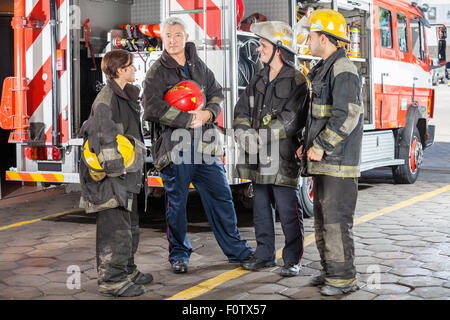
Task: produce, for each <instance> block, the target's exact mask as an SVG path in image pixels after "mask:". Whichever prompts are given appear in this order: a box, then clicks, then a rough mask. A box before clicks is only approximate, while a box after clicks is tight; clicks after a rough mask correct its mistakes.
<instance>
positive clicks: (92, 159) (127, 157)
mask: <svg viewBox="0 0 450 320" xmlns="http://www.w3.org/2000/svg"><path fill="white" fill-rule="evenodd" d="M116 141H117V150H118V151H119V153H120V154H121V155H122V157H123V164H124V166H125V168H129V167H130V166H132V165H133V163H134V160H135V152H134V146H133V144H132V143H131V142H130V140H129V139H127V137H125V136H123V135H121V134H118V135H117V136H116ZM82 158H83V160H84V162H85V163H86V165H87V166H88V168H89V173H90V174H91V177H92V178H93V179H94V180H95V181H100V180H102V179H103V178H104V177H105V176H106V173H105V172H104V169H103V167H102V166H101V165H100V162H99V161H98V158H97V156H96V154H95V153H94V152H91V150H90V148H89V140H88V139H86V142H85V143H84V145H83V155H82Z"/></svg>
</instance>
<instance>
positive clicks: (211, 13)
mask: <svg viewBox="0 0 450 320" xmlns="http://www.w3.org/2000/svg"><path fill="white" fill-rule="evenodd" d="M221 3H222V0H206V8H207V12H208V14H207V15H206V34H207V37H208V39H209V40H211V39H216V45H217V46H218V47H219V48H222V12H221V10H220V7H221ZM169 8H170V10H171V11H181V10H202V9H203V0H171V1H170V7H169ZM189 17H190V19H189V21H186V24H187V28H188V30H187V31H188V33H189V36H190V38H191V39H192V38H193V37H194V38H195V39H203V34H204V29H205V27H204V20H203V13H190V14H189Z"/></svg>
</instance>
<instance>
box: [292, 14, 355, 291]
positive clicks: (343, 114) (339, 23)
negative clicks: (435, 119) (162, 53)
mask: <svg viewBox="0 0 450 320" xmlns="http://www.w3.org/2000/svg"><path fill="white" fill-rule="evenodd" d="M307 27H308V28H309V31H310V32H309V39H308V41H307V44H308V48H309V49H310V50H311V54H312V55H313V56H318V57H321V58H322V60H320V61H319V62H318V64H317V65H316V66H314V67H313V68H312V69H311V71H310V72H309V74H308V78H309V79H310V81H311V83H312V105H311V108H310V114H309V115H308V117H309V119H308V121H307V126H306V130H305V134H304V136H303V141H304V143H303V145H302V146H301V147H300V148H299V149H298V150H297V155H298V157H299V158H300V159H302V163H303V170H302V175H304V176H312V177H313V183H314V189H313V192H314V227H315V234H316V245H317V248H318V250H319V253H320V257H321V264H322V268H323V269H322V274H321V275H320V276H317V277H314V278H313V279H312V281H311V283H312V284H313V285H324V286H323V287H322V288H321V290H320V292H321V294H323V295H339V294H344V293H347V292H351V291H355V290H357V289H358V285H357V278H356V269H355V265H354V258H355V249H354V242H353V231H352V227H353V216H354V212H355V206H356V200H357V195H358V177H359V176H360V172H359V164H360V154H361V142H362V133H363V107H362V101H361V81H360V77H359V74H358V70H357V68H356V66H355V65H354V64H353V63H352V62H351V61H350V60H349V58H348V57H347V53H346V51H345V49H344V47H341V46H340V45H339V41H344V42H348V41H349V40H348V36H347V24H346V22H345V19H344V17H343V16H342V15H341V14H340V13H339V12H337V11H334V10H330V9H319V10H316V11H314V12H313V13H311V15H310V16H309V19H308V22H307Z"/></svg>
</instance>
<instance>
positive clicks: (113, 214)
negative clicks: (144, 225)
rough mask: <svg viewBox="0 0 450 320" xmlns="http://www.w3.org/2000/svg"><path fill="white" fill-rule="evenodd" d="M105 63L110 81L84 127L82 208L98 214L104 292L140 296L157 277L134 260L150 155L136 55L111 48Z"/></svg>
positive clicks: (100, 284) (99, 269)
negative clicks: (145, 167) (143, 128)
mask: <svg viewBox="0 0 450 320" xmlns="http://www.w3.org/2000/svg"><path fill="white" fill-rule="evenodd" d="M101 68H102V71H103V73H104V74H105V75H106V77H107V78H108V81H107V85H106V86H105V87H104V88H103V89H102V90H101V91H100V92H99V94H98V95H97V97H96V99H95V101H94V103H93V105H92V109H91V113H90V115H89V118H88V120H87V121H86V122H85V123H84V124H83V126H82V128H81V131H80V133H81V136H82V137H84V139H85V140H86V142H85V144H84V146H85V148H84V150H83V154H82V161H80V183H81V200H80V207H83V208H85V210H86V212H96V213H97V244H96V258H97V273H98V290H99V292H100V293H102V294H105V295H112V296H118V297H131V296H138V295H141V294H144V293H145V287H144V286H143V285H144V284H148V283H150V282H152V280H153V277H152V275H151V274H144V273H142V272H140V271H139V270H138V269H137V267H136V265H135V263H134V255H135V253H136V250H137V248H138V244H139V215H138V204H137V195H138V194H139V193H140V191H141V189H142V186H143V181H144V177H143V165H144V155H145V153H144V152H145V145H144V143H143V141H144V139H143V136H142V133H141V122H140V106H139V103H138V102H137V98H138V94H139V89H138V88H137V87H135V86H133V85H131V84H130V82H134V74H135V71H136V69H135V67H134V66H133V56H132V55H131V54H130V53H129V52H128V51H125V50H113V51H110V52H108V53H107V54H106V55H105V56H104V57H103V59H102V63H101Z"/></svg>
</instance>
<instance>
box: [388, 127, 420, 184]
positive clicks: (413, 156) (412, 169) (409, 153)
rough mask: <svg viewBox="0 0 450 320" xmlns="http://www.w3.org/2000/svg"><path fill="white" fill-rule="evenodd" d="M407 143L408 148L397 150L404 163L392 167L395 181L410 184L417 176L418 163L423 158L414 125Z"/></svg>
mask: <svg viewBox="0 0 450 320" xmlns="http://www.w3.org/2000/svg"><path fill="white" fill-rule="evenodd" d="M408 145H409V149H402V148H400V150H399V158H401V159H404V160H405V164H403V165H400V166H395V167H393V168H392V174H393V177H394V181H395V183H399V184H412V183H414V182H415V181H416V180H417V177H418V176H419V171H420V165H421V164H422V160H423V146H422V140H421V139H420V134H419V129H417V127H414V131H413V134H412V136H411V139H410V141H409V144H408Z"/></svg>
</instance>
